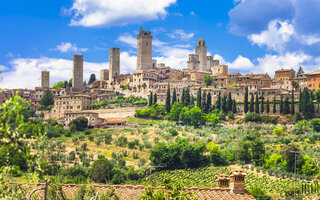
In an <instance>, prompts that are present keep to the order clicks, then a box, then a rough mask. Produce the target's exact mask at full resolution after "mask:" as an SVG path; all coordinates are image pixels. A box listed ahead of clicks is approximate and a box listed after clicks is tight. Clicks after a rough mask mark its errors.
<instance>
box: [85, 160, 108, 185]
mask: <svg viewBox="0 0 320 200" xmlns="http://www.w3.org/2000/svg"><path fill="white" fill-rule="evenodd" d="M112 169H113V165H112V164H111V162H110V161H109V160H107V159H106V158H101V159H99V160H95V161H94V162H93V165H92V167H91V169H90V177H91V178H92V179H93V180H94V181H95V182H97V183H106V182H108V181H109V180H111V179H112Z"/></svg>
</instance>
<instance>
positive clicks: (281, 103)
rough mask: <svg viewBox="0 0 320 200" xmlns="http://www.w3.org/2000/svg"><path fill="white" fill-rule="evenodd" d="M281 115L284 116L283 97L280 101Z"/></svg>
mask: <svg viewBox="0 0 320 200" xmlns="http://www.w3.org/2000/svg"><path fill="white" fill-rule="evenodd" d="M280 114H283V96H282V95H281V99H280Z"/></svg>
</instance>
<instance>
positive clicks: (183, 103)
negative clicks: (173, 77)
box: [180, 88, 186, 105]
mask: <svg viewBox="0 0 320 200" xmlns="http://www.w3.org/2000/svg"><path fill="white" fill-rule="evenodd" d="M185 93H186V91H185V89H184V88H183V89H182V95H181V99H180V100H181V103H182V105H185V101H184V97H185V96H186V95H185Z"/></svg>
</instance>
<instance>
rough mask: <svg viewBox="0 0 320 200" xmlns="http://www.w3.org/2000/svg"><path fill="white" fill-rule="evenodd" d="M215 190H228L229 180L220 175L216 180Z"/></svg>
mask: <svg viewBox="0 0 320 200" xmlns="http://www.w3.org/2000/svg"><path fill="white" fill-rule="evenodd" d="M216 181H217V188H219V189H222V188H229V183H230V179H229V177H228V176H226V175H220V176H219V177H218V178H217V179H216Z"/></svg>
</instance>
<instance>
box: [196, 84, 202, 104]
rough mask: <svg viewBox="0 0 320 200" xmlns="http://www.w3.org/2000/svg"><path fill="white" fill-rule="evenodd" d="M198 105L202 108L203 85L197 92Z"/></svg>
mask: <svg viewBox="0 0 320 200" xmlns="http://www.w3.org/2000/svg"><path fill="white" fill-rule="evenodd" d="M197 106H198V107H199V108H201V87H200V88H199V90H198V93H197Z"/></svg>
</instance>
